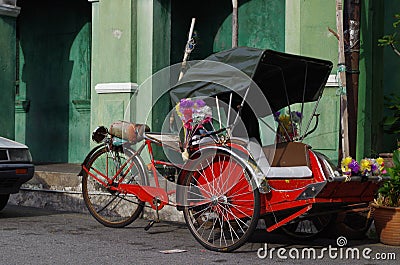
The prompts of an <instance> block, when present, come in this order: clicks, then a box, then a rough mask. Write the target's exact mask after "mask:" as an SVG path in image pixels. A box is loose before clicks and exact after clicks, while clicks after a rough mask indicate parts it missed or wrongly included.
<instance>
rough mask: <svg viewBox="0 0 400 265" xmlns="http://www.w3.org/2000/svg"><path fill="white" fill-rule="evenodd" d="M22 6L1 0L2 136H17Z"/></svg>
mask: <svg viewBox="0 0 400 265" xmlns="http://www.w3.org/2000/svg"><path fill="white" fill-rule="evenodd" d="M19 12H20V8H19V7H17V6H15V5H9V4H3V1H0V36H1V38H0V95H1V96H0V136H4V137H7V138H11V139H14V138H15V118H14V104H15V81H16V64H15V58H16V17H17V16H18V15H19Z"/></svg>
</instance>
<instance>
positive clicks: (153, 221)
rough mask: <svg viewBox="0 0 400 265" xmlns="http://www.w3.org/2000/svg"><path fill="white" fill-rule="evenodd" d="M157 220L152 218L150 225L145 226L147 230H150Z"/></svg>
mask: <svg viewBox="0 0 400 265" xmlns="http://www.w3.org/2000/svg"><path fill="white" fill-rule="evenodd" d="M155 222H156V221H155V220H151V221H150V222H149V224H148V225H146V227H145V228H144V230H145V231H147V230H149V229H150V228H151V227H152V226H153V225H154V223H155Z"/></svg>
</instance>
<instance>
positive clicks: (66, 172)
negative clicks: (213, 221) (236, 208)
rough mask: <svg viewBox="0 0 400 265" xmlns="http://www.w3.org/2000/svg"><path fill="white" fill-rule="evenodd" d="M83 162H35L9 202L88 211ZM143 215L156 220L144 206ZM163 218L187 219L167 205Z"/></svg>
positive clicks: (46, 207)
mask: <svg viewBox="0 0 400 265" xmlns="http://www.w3.org/2000/svg"><path fill="white" fill-rule="evenodd" d="M80 170H81V165H80V164H67V163H60V164H40V165H35V175H34V177H33V178H32V179H31V180H30V181H28V182H27V183H25V184H23V185H22V187H21V190H20V192H19V193H17V194H12V195H11V196H10V200H9V203H10V204H14V205H21V206H30V207H38V208H45V209H51V210H61V211H72V212H78V213H88V211H87V209H86V206H85V203H84V201H83V197H82V185H81V182H82V178H81V177H80V176H78V173H79V172H80ZM143 217H145V218H149V219H153V218H155V212H154V211H153V210H152V209H147V208H145V210H144V214H143ZM160 219H162V220H165V221H174V222H176V221H178V222H184V219H183V215H182V213H181V212H179V211H177V210H176V208H175V207H172V206H165V207H164V208H163V209H162V210H161V211H160Z"/></svg>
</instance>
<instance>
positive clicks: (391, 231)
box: [371, 149, 400, 246]
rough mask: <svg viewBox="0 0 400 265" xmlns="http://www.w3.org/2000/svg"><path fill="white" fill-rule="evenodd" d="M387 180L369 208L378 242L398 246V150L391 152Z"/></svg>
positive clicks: (399, 239) (399, 233) (399, 198)
mask: <svg viewBox="0 0 400 265" xmlns="http://www.w3.org/2000/svg"><path fill="white" fill-rule="evenodd" d="M387 173H388V175H389V177H390V178H389V179H388V180H386V181H385V182H384V183H383V185H382V187H381V188H380V189H379V190H378V197H377V198H376V199H375V200H374V202H373V203H372V204H371V206H372V207H373V209H374V222H375V228H376V232H377V234H378V235H379V240H380V241H381V242H382V243H383V244H387V245H395V246H399V245H400V229H399V228H400V149H397V150H395V151H394V152H393V167H391V168H387Z"/></svg>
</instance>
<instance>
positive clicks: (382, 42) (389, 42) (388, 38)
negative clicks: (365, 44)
mask: <svg viewBox="0 0 400 265" xmlns="http://www.w3.org/2000/svg"><path fill="white" fill-rule="evenodd" d="M394 19H395V22H393V28H394V29H395V30H398V27H399V26H400V13H399V14H395V15H394ZM397 43H398V37H397V33H396V32H394V33H392V34H388V35H385V36H383V37H382V38H380V39H378V46H390V47H391V48H392V49H393V51H394V52H395V53H396V54H397V55H398V56H400V51H399V50H398V49H397V48H396V44H397Z"/></svg>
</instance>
